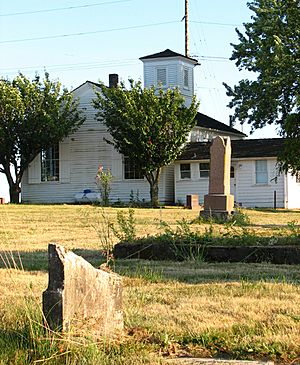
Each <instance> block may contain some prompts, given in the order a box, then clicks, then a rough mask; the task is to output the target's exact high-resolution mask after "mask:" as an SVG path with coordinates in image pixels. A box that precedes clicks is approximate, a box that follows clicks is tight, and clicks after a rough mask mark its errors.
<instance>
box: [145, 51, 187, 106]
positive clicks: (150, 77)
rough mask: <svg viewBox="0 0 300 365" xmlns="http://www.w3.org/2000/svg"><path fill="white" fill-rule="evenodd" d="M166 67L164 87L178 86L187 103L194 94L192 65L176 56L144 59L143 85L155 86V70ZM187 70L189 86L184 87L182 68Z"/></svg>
mask: <svg viewBox="0 0 300 365" xmlns="http://www.w3.org/2000/svg"><path fill="white" fill-rule="evenodd" d="M158 68H166V70H167V85H166V88H174V87H179V89H180V91H181V93H182V94H183V96H184V97H185V98H186V103H187V105H189V104H190V103H191V100H192V96H193V94H194V87H193V85H194V65H191V64H190V63H189V62H185V61H183V60H180V59H177V58H171V59H168V58H165V59H159V60H155V61H154V60H144V85H145V87H150V86H153V85H154V86H157V76H156V70H157V69H158ZM184 68H187V69H188V70H189V88H188V89H187V88H184V85H183V84H184V80H183V70H184Z"/></svg>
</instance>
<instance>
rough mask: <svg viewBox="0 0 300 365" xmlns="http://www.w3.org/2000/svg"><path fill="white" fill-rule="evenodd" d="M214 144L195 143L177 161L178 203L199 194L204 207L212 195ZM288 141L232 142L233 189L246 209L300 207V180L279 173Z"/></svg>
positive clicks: (235, 198)
mask: <svg viewBox="0 0 300 365" xmlns="http://www.w3.org/2000/svg"><path fill="white" fill-rule="evenodd" d="M210 144H211V143H210V142H191V143H190V144H188V145H187V146H186V148H185V150H184V152H183V153H182V155H181V156H180V157H179V158H178V159H177V161H176V162H175V164H174V165H175V200H176V201H179V202H185V199H186V195H187V194H197V195H198V196H199V202H200V204H203V201H204V195H205V194H208V182H209V159H210V155H209V148H210ZM283 146H284V140H283V139H281V138H269V139H267V138H266V139H248V140H245V139H240V140H232V142H231V147H232V155H231V172H230V190H231V194H232V195H234V201H235V203H236V204H237V205H239V206H243V207H274V206H275V207H278V208H288V209H294V208H299V207H300V179H299V177H297V176H291V175H290V174H283V173H279V171H278V166H277V156H278V155H279V153H280V152H281V151H282V149H283Z"/></svg>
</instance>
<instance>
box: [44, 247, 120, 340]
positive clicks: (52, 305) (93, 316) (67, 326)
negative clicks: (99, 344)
mask: <svg viewBox="0 0 300 365" xmlns="http://www.w3.org/2000/svg"><path fill="white" fill-rule="evenodd" d="M48 251H49V283H48V288H47V290H46V291H44V293H43V312H44V315H45V318H46V320H47V322H48V325H49V327H50V328H51V329H53V330H61V331H63V332H71V333H74V334H76V335H77V334H84V333H87V334H89V335H92V336H95V337H97V336H111V335H114V334H117V333H120V331H122V329H123V311H122V282H121V278H120V276H119V275H117V274H114V273H110V272H106V271H103V270H100V269H95V268H94V267H93V266H92V265H91V264H89V263H88V262H87V261H85V260H84V259H83V258H82V257H80V256H77V255H75V254H74V253H73V252H71V251H68V252H67V251H66V250H65V249H64V248H63V247H62V246H59V245H55V244H50V245H49V248H48Z"/></svg>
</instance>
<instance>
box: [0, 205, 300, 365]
mask: <svg viewBox="0 0 300 365" xmlns="http://www.w3.org/2000/svg"><path fill="white" fill-rule="evenodd" d="M118 211H120V210H119V209H116V208H115V209H112V208H107V209H106V211H105V213H104V214H103V211H101V209H100V208H95V207H92V206H70V205H56V206H44V205H41V206H39V205H35V206H30V205H20V206H13V205H5V206H0V242H1V245H0V251H1V254H2V265H1V268H0V364H3V365H4V364H44V363H45V364H74V365H75V364H91V365H92V364H154V365H155V364H163V363H165V360H166V359H167V358H169V357H171V356H184V355H185V356H200V357H205V356H207V357H211V356H216V357H225V358H228V357H229V358H240V359H254V358H255V359H262V360H263V359H272V360H274V361H276V362H277V363H281V364H289V363H290V364H300V305H299V304H300V286H299V284H300V270H299V266H296V265H295V266H293V265H289V266H288V265H271V264H268V263H264V264H244V263H231V264H230V263H222V264H214V263H206V262H201V261H189V262H188V261H187V262H180V263H174V262H150V261H140V260H119V261H117V262H116V263H115V270H116V271H117V272H118V273H119V274H120V275H122V277H123V282H124V314H125V333H124V336H123V337H121V338H119V339H117V340H114V341H103V340H101V341H99V343H98V344H94V343H91V342H89V341H88V340H84V339H81V340H80V341H79V340H78V339H77V340H76V341H74V340H72V339H70V338H65V337H60V336H59V335H57V336H51V335H49V334H47V333H45V331H44V330H43V328H42V326H41V323H42V319H41V312H40V305H41V294H42V292H43V290H45V288H46V286H47V255H46V250H47V245H48V243H49V242H57V243H59V244H62V245H64V246H66V247H67V248H70V249H79V251H78V252H79V253H80V254H83V255H84V256H85V257H86V258H87V259H88V260H89V261H91V262H92V263H93V264H94V265H99V264H100V263H101V260H103V258H102V257H101V255H100V251H99V250H100V248H101V247H100V246H101V244H103V242H104V241H103V238H101V237H99V235H100V236H101V233H102V234H103V235H105V228H106V224H105V223H103V219H104V220H106V221H107V220H110V221H113V222H115V221H116V215H117V212H118ZM126 211H127V210H126V209H124V212H126ZM246 213H247V215H248V216H249V217H250V220H251V223H252V226H251V230H254V231H255V232H256V233H257V234H261V235H268V236H272V235H274V234H278V232H280V233H281V234H290V233H293V232H295V230H297V229H298V225H299V223H300V212H299V211H291V212H288V211H276V212H274V211H272V210H269V211H258V210H248V211H247V212H246ZM197 216H198V212H195V211H190V210H185V209H181V208H165V209H159V210H151V209H137V210H135V218H136V227H137V234H138V236H147V235H150V234H155V233H158V232H159V230H160V228H159V227H160V220H164V221H165V222H167V223H168V224H169V225H170V227H173V228H175V227H176V224H177V221H180V220H182V219H185V220H187V221H188V222H191V221H193V220H194V219H195V218H197ZM291 222H292V223H291ZM191 227H192V229H193V230H199V231H205V229H207V228H208V227H209V225H208V224H203V223H200V224H191ZM214 229H216V231H217V230H223V229H224V227H223V226H221V225H214ZM235 229H240V228H239V227H236V228H235ZM109 240H111V241H112V242H113V241H115V240H116V239H115V238H114V237H109ZM12 251H13V253H12ZM19 255H20V258H21V259H20V258H19ZM21 266H23V268H22V267H21Z"/></svg>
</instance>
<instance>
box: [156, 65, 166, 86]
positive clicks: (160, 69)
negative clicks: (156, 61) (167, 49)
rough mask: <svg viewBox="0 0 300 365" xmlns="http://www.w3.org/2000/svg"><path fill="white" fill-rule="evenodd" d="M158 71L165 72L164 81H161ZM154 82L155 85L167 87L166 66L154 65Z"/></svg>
mask: <svg viewBox="0 0 300 365" xmlns="http://www.w3.org/2000/svg"><path fill="white" fill-rule="evenodd" d="M159 71H164V73H165V80H164V81H165V83H163V82H162V80H161V79H160V76H159ZM156 84H157V86H159V85H161V87H163V88H165V87H167V85H168V70H167V67H165V66H164V67H163V66H160V67H156Z"/></svg>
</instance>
